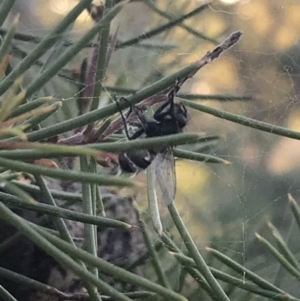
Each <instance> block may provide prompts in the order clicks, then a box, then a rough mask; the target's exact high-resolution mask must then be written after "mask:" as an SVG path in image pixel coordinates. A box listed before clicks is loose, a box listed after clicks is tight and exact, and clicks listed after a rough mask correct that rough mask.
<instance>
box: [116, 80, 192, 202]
mask: <svg viewBox="0 0 300 301" xmlns="http://www.w3.org/2000/svg"><path fill="white" fill-rule="evenodd" d="M179 88H180V85H179V80H177V81H176V82H175V84H174V87H173V89H172V90H171V91H170V92H169V93H168V99H167V100H166V102H164V103H163V104H162V105H161V106H160V107H159V108H158V109H157V110H156V111H155V113H154V115H153V120H148V119H147V118H146V116H145V115H144V113H143V111H142V110H141V109H140V108H138V107H136V106H131V108H130V110H129V111H128V113H127V115H126V117H125V116H124V115H123V113H122V110H120V114H121V117H122V120H123V123H124V130H125V133H126V136H127V138H128V140H134V139H137V138H139V137H142V136H144V137H145V138H149V137H159V136H167V135H173V134H177V133H181V132H182V131H183V128H184V127H185V126H186V124H187V109H186V107H185V106H184V105H183V104H182V103H175V102H174V98H175V95H176V93H177V92H178V90H179ZM120 100H123V101H127V100H126V99H125V98H121V99H120ZM132 112H134V113H135V114H136V116H137V118H138V122H137V123H133V125H135V126H137V130H136V131H135V132H134V133H133V134H132V135H130V134H129V130H128V122H127V119H128V117H129V115H130V114H131V113H132ZM118 161H119V165H120V168H121V170H122V171H124V172H129V173H135V174H136V173H138V172H140V171H143V170H145V169H147V168H148V167H149V166H150V164H151V169H153V171H154V173H155V178H156V179H155V180H156V183H157V185H158V186H159V188H160V190H161V193H162V199H164V200H165V203H166V204H169V203H170V202H172V201H173V198H174V195H175V189H176V178H175V161H174V156H173V152H172V149H171V148H170V147H168V148H163V149H147V150H128V151H126V152H123V153H121V154H119V157H118Z"/></svg>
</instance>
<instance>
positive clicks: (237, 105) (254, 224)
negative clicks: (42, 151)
mask: <svg viewBox="0 0 300 301" xmlns="http://www.w3.org/2000/svg"><path fill="white" fill-rule="evenodd" d="M29 2H30V5H28V3H29ZM48 2H49V3H48ZM178 2H180V1H170V2H168V9H167V12H168V13H169V14H170V15H172V16H174V17H176V16H178V15H180V14H181V13H182V10H183V8H184V5H183V4H180V3H178ZM192 2H193V1H192ZM58 3H60V4H59V5H58ZM72 3H73V2H72V1H67V0H65V1H58V0H57V1H54V0H52V1H41V0H32V1H28V0H26V5H25V1H23V2H22V1H20V3H19V4H18V6H17V8H16V10H18V9H20V10H21V11H22V14H21V19H20V20H21V23H20V28H19V29H20V31H22V32H25V33H27V34H32V35H33V36H35V35H39V36H42V35H43V34H44V33H45V32H47V27H51V26H52V25H53V24H52V23H51V22H53V18H54V17H53V16H51V15H50V14H48V10H49V8H47V5H50V7H51V8H52V10H53V12H54V13H55V12H56V16H57V15H59V14H62V15H63V14H64V12H65V10H68V8H66V7H68V6H69V5H72ZM182 3H184V1H182ZM201 3H202V2H201V1H194V3H192V4H189V5H188V4H187V2H185V4H186V7H188V8H189V9H192V8H193V7H195V5H199V4H201ZM134 5H136V7H135V9H132V7H133V6H134ZM180 5H181V6H182V7H181V9H182V10H181V9H180ZM33 7H34V8H35V10H34V9H33ZM163 8H164V7H161V9H163ZM188 8H186V11H189V9H188ZM135 10H136V11H137V12H138V13H136V11H135ZM299 13H300V2H299V1H287V0H285V1H284V0H282V1H271V0H269V1H260V0H247V1H246V0H244V1H243V0H241V1H238V0H236V1H219V2H217V3H215V4H213V5H210V6H209V8H208V10H207V11H206V12H205V13H203V14H202V15H201V18H199V20H198V21H197V22H195V20H194V19H193V20H191V21H190V20H188V21H187V22H186V23H185V24H188V25H189V26H191V27H193V28H196V30H197V31H199V32H204V33H205V34H206V35H208V36H210V37H213V38H215V39H216V40H218V41H222V38H223V37H224V36H226V34H227V33H230V32H232V31H235V30H239V29H241V30H243V31H244V36H243V38H242V40H241V42H240V43H238V45H236V46H235V47H234V48H232V49H230V50H229V51H228V52H226V53H225V54H224V55H222V57H221V58H219V59H218V60H216V61H214V62H213V63H212V64H210V65H208V66H206V67H205V68H204V69H202V70H201V71H200V72H199V74H197V75H196V76H194V78H193V79H191V80H189V81H188V82H187V83H186V84H185V85H184V86H183V87H182V89H181V92H188V93H193V94H205V95H211V94H214V95H220V96H223V97H225V96H228V95H252V96H253V97H254V100H250V101H243V102H242V101H235V102H232V101H219V102H218V101H215V100H209V99H208V97H207V99H205V97H204V99H202V102H203V103H204V104H206V105H208V106H212V107H215V108H218V109H221V110H224V111H228V112H232V113H236V114H240V115H243V116H247V117H250V118H253V119H257V120H260V121H264V122H267V123H271V124H276V125H280V126H286V127H288V128H291V129H294V130H299V129H300V123H299V120H300V119H299V114H300V108H299V92H300V85H299V81H300V78H299V77H300V55H299V53H300V52H299V47H300V46H299V43H298V36H297V30H299V26H300V21H299V18H298V16H299ZM47 16H48V18H49V20H48V19H47ZM125 16H126V17H125ZM54 19H55V18H54ZM129 20H130V21H129ZM90 22H91V21H90V20H89V18H88V16H85V17H82V19H80V20H79V21H78V24H77V25H76V26H75V27H74V29H73V31H72V35H73V36H74V37H79V36H80V35H81V34H82V33H83V32H84V30H85V29H86V28H88V27H89V26H90V24H91V23H90ZM163 22H165V19H163V18H162V17H158V16H157V15H155V14H154V13H153V12H152V11H151V10H150V9H149V8H147V7H143V6H142V4H131V8H130V9H127V10H126V12H125V13H124V14H123V15H122V17H121V18H120V23H118V24H117V23H116V24H115V23H113V24H112V31H113V30H115V29H116V28H117V26H118V25H119V26H120V24H121V26H120V27H119V35H118V37H120V38H121V39H124V40H126V39H129V38H130V37H134V36H137V35H139V34H141V33H142V32H143V31H147V30H148V29H149V28H152V26H153V24H162V23H163ZM54 23H55V22H54ZM224 33H225V34H224ZM162 40H163V42H164V43H165V45H167V46H165V48H164V47H161V46H160V39H158V38H152V39H150V40H145V43H147V45H148V48H142V47H129V48H125V49H121V50H118V51H117V52H116V53H115V55H114V54H113V58H112V61H111V62H110V66H109V70H108V75H107V84H106V86H113V85H115V84H116V83H117V82H121V84H122V86H124V87H127V88H130V89H140V88H141V87H143V86H145V85H147V84H151V83H152V82H153V81H155V80H157V79H159V78H160V77H161V76H166V75H168V74H171V73H172V72H174V71H175V70H179V69H180V68H182V67H183V66H185V65H187V64H188V63H190V62H192V61H195V60H196V59H198V58H199V57H201V56H202V55H203V54H204V53H205V52H206V51H207V50H209V49H212V48H213V47H214V45H213V44H211V43H208V42H204V41H203V40H201V39H197V38H196V37H194V36H193V35H191V34H188V33H187V32H186V31H185V30H184V29H182V28H176V30H173V31H171V32H170V33H169V34H165V35H162ZM149 45H150V46H149ZM170 45H176V46H177V47H176V48H174V49H172V48H170V49H169V48H168V47H169V46H170ZM90 54H91V50H89V49H86V50H85V51H84V53H81V55H80V56H79V57H80V58H81V59H82V58H83V57H84V56H89V55H90ZM78 61H79V59H78V58H77V59H76V60H74V61H73V62H72V63H71V64H70V65H69V66H68V67H69V68H71V67H73V66H76V67H78V66H79V64H78ZM54 81H56V82H54V84H53V86H54V87H57V86H58V83H59V81H60V79H57V78H56V79H54ZM65 83H66V86H67V88H65V89H59V90H57V89H54V90H55V94H56V95H57V96H58V97H60V98H63V99H64V101H65V102H66V103H71V104H72V103H74V99H76V97H77V95H78V93H79V92H78V91H77V90H76V89H75V88H74V87H73V86H72V84H71V83H68V81H67V80H66V81H65ZM106 86H105V87H104V90H105V91H106V94H105V95H104V97H103V101H102V102H101V105H102V106H104V105H105V104H106V102H107V101H108V100H109V99H110V98H111V97H112V92H111V91H110V90H109V89H107V88H106ZM49 93H50V94H52V93H53V91H49ZM227 99H229V97H228V98H227ZM70 115H73V116H74V115H76V110H75V111H74V112H71V113H70ZM189 115H190V122H189V125H188V127H187V129H186V131H197V132H204V133H206V134H208V135H215V134H216V135H220V136H221V137H222V139H221V140H220V141H219V142H218V143H215V144H212V145H209V146H207V147H206V148H205V149H204V150H203V152H204V153H207V154H211V155H215V156H218V157H221V158H223V159H226V160H228V161H230V162H231V163H232V164H231V165H222V164H198V163H195V162H192V163H191V162H185V161H182V160H180V161H178V162H177V166H176V172H177V197H176V200H175V201H176V204H177V205H178V207H179V210H181V212H182V216H183V219H184V221H185V222H186V225H187V227H188V229H189V230H190V233H191V235H192V237H193V238H194V240H195V242H196V243H197V245H198V247H199V249H200V251H201V253H203V252H204V251H205V250H204V248H205V246H211V247H214V248H217V249H218V250H220V251H222V252H224V253H225V254H227V255H229V256H232V257H233V258H234V259H235V260H237V261H239V262H241V263H242V264H243V265H244V266H245V267H247V268H250V269H252V270H254V271H256V272H258V273H259V274H260V275H262V276H264V277H266V278H267V279H268V280H270V281H273V280H274V274H275V273H277V271H278V267H277V265H276V263H275V261H274V260H273V259H272V257H270V256H269V255H268V254H266V252H265V251H264V249H263V248H262V246H261V245H259V244H258V243H257V241H255V239H254V237H255V235H254V233H255V232H259V233H260V234H261V235H263V236H266V237H267V238H270V239H271V236H270V231H269V229H268V227H267V226H266V225H267V224H266V223H267V221H269V220H271V221H272V222H273V223H274V224H275V225H276V226H277V227H278V228H279V229H280V230H281V231H282V232H281V233H282V235H283V237H286V236H287V234H288V233H289V231H290V227H291V224H292V222H291V220H292V212H291V210H290V209H289V208H288V201H287V194H288V193H292V195H293V196H294V197H295V198H296V200H297V198H299V197H300V186H299V181H298V178H299V168H300V161H299V158H300V156H299V155H300V151H299V150H300V147H299V146H300V145H299V142H298V141H296V140H291V139H287V138H283V137H279V136H276V135H272V134H268V133H264V132H260V131H258V130H254V129H249V128H246V127H243V126H241V125H236V124H234V123H231V122H229V121H225V120H221V119H218V118H216V117H213V116H210V115H207V114H204V113H199V112H197V111H193V110H191V109H189ZM55 118H56V119H55ZM55 118H54V119H51V120H50V121H49V122H57V120H59V119H60V118H62V116H61V115H57V116H56V117H55ZM143 177H144V176H143V175H141V180H144V178H143ZM141 193H142V192H141ZM139 201H141V202H142V201H145V200H139ZM145 210H146V209H145ZM293 231H294V230H293ZM293 233H294V235H296V234H295V231H294V232H293ZM291 237H293V236H291ZM153 239H154V242H155V240H158V238H157V237H156V235H155V234H153ZM288 243H289V245H290V247H291V248H292V250H293V251H294V252H295V253H297V252H299V246H297V244H296V243H295V242H293V240H292V239H291V240H290V241H289V242H288ZM282 280H283V284H282V287H285V289H287V291H288V292H290V293H294V294H297V293H298V295H299V291H298V289H297V286H296V285H295V284H294V283H293V282H291V280H292V277H290V276H289V274H288V273H283V274H282Z"/></svg>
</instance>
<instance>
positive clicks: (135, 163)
mask: <svg viewBox="0 0 300 301" xmlns="http://www.w3.org/2000/svg"><path fill="white" fill-rule="evenodd" d="M155 156H156V153H155V152H154V151H152V150H138V151H134V150H129V151H127V152H125V153H121V154H120V155H119V164H120V167H121V169H122V170H123V171H125V172H129V173H131V172H137V171H140V170H144V169H146V168H147V167H148V166H149V165H150V164H151V162H152V161H153V159H154V158H155Z"/></svg>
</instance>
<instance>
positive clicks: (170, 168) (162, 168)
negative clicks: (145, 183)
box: [151, 148, 176, 206]
mask: <svg viewBox="0 0 300 301" xmlns="http://www.w3.org/2000/svg"><path fill="white" fill-rule="evenodd" d="M151 165H152V168H153V169H154V170H155V188H156V194H157V198H158V200H160V201H161V202H162V203H163V204H164V205H166V206H168V205H170V204H171V203H172V202H173V200H174V197H175V192H176V175H175V160H174V156H173V152H172V149H171V148H167V149H165V150H164V151H163V152H159V153H158V154H157V156H156V157H155V159H154V161H153V162H152V164H151Z"/></svg>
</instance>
